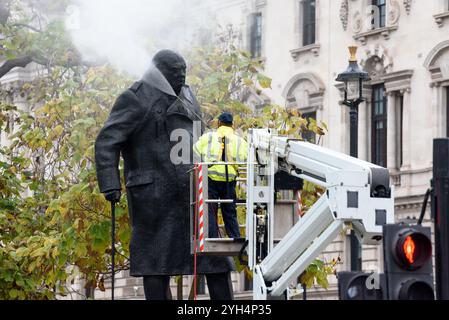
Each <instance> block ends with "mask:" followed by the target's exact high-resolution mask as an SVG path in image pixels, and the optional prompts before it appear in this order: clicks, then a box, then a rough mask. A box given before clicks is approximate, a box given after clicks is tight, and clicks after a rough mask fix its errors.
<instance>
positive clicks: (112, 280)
mask: <svg viewBox="0 0 449 320" xmlns="http://www.w3.org/2000/svg"><path fill="white" fill-rule="evenodd" d="M111 216H112V232H111V243H112V246H111V263H112V268H111V273H112V277H111V299H112V300H114V283H115V201H111Z"/></svg>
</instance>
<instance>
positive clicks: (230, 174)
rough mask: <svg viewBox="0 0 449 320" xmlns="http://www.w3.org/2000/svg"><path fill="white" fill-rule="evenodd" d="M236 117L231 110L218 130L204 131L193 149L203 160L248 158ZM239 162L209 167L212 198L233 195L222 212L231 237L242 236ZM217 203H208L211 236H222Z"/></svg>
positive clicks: (240, 159) (243, 159)
mask: <svg viewBox="0 0 449 320" xmlns="http://www.w3.org/2000/svg"><path fill="white" fill-rule="evenodd" d="M233 122H234V119H233V117H232V115H231V114H230V113H227V112H225V113H223V114H222V115H221V116H220V117H219V118H218V130H217V131H213V132H208V133H206V134H204V135H203V136H202V137H201V138H200V139H199V140H198V142H197V143H196V144H195V145H194V147H193V150H194V152H195V153H196V154H197V155H198V156H199V157H201V161H202V162H207V163H209V162H230V163H236V162H237V163H238V162H244V161H246V158H247V152H248V144H247V143H246V141H245V139H243V138H242V137H239V136H238V135H237V134H235V132H234V129H233ZM238 174H239V172H238V167H237V166H236V165H210V166H209V170H208V187H209V199H230V200H234V202H233V203H221V204H220V208H221V213H222V216H223V221H224V224H225V229H226V233H227V234H228V236H229V237H230V238H240V228H239V223H238V220H237V209H236V203H235V200H236V199H237V196H236V183H237V180H236V179H237V177H238ZM217 212H218V204H209V215H208V217H209V235H208V236H209V237H210V238H219V237H220V236H221V235H220V232H219V229H218V222H217Z"/></svg>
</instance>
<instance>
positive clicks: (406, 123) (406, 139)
mask: <svg viewBox="0 0 449 320" xmlns="http://www.w3.org/2000/svg"><path fill="white" fill-rule="evenodd" d="M400 92H401V94H402V95H403V97H404V111H403V128H402V134H403V146H402V150H403V159H402V168H401V170H409V169H410V168H411V162H410V161H411V157H412V143H413V141H412V130H413V126H412V118H411V114H412V113H411V103H410V102H411V101H410V88H407V89H402V90H401V91H400Z"/></svg>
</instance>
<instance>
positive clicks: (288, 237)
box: [192, 129, 394, 299]
mask: <svg viewBox="0 0 449 320" xmlns="http://www.w3.org/2000/svg"><path fill="white" fill-rule="evenodd" d="M248 142H249V150H248V161H247V163H246V167H247V170H246V192H247V199H246V212H247V215H246V236H245V237H246V240H247V242H248V244H247V249H246V251H247V253H248V260H249V262H248V264H249V267H250V268H251V269H252V270H253V271H254V277H253V287H254V299H277V298H282V297H284V298H285V297H289V286H290V284H291V283H292V282H294V281H295V279H296V278H297V277H298V276H299V275H300V274H301V273H302V272H303V271H304V270H305V269H306V268H307V267H308V266H309V264H310V263H311V262H312V261H313V260H314V259H315V258H316V257H317V256H318V255H319V254H320V253H321V252H322V251H323V250H324V249H325V248H326V247H327V246H328V245H329V244H330V243H331V242H332V241H333V240H334V239H335V238H336V237H337V235H338V234H339V232H341V231H342V229H343V227H344V226H345V225H352V227H353V229H354V231H355V233H356V235H357V236H358V237H359V239H360V240H361V241H362V242H363V243H365V244H379V243H380V242H381V240H382V226H383V225H385V224H390V223H394V188H393V186H390V177H389V173H388V170H387V169H385V168H382V167H379V166H376V165H374V164H371V163H368V162H365V161H362V160H359V159H355V158H352V157H349V156H347V155H344V154H341V153H338V152H335V151H332V150H329V149H326V148H322V147H320V146H317V145H314V144H310V143H307V142H302V141H299V140H294V139H289V138H287V137H281V136H278V135H277V134H276V132H274V131H271V130H269V129H253V130H250V132H249V139H248ZM204 167H207V165H205V166H204ZM204 167H203V170H204ZM279 172H284V173H286V174H287V175H289V176H293V177H297V178H300V179H303V180H306V181H310V182H312V183H314V184H317V185H320V186H322V187H324V188H326V193H325V194H324V195H323V196H322V197H321V198H320V199H319V200H318V201H317V202H316V203H315V204H314V205H313V206H312V207H311V208H310V209H309V210H308V212H307V214H306V215H305V216H304V217H303V218H302V219H300V220H299V222H297V223H296V224H294V225H293V226H292V228H290V230H289V231H288V232H287V233H286V234H285V235H284V236H283V238H282V240H281V241H279V242H277V241H275V239H274V229H275V223H274V221H275V216H276V212H275V211H276V206H275V201H274V191H275V178H274V177H275V174H276V173H279ZM206 177H207V175H206ZM204 180H207V179H204ZM204 190H207V188H205V189H204ZM192 203H195V201H193V202H192ZM205 203H207V200H205ZM204 207H205V208H206V207H207V206H206V205H205V206H204ZM205 216H207V214H206V215H205ZM195 221H196V222H197V223H198V221H197V220H195ZM214 241H215V240H212V239H211V240H210V241H209V242H208V244H209V243H210V244H212V243H214ZM218 241H223V240H218ZM228 241H231V242H230V243H233V244H234V245H235V248H233V251H234V252H236V251H238V249H239V247H240V248H241V246H242V244H238V243H235V242H232V241H233V240H228ZM193 242H194V241H193ZM240 250H241V249H240ZM222 251H223V252H221V254H225V255H226V253H225V252H224V251H226V250H222Z"/></svg>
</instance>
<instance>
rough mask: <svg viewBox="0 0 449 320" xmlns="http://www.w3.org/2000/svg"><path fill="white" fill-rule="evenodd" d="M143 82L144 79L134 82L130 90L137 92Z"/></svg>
mask: <svg viewBox="0 0 449 320" xmlns="http://www.w3.org/2000/svg"><path fill="white" fill-rule="evenodd" d="M142 85H143V82H142V81H136V82H134V84H133V85H132V86H131V87H130V88H129V90H131V91H132V92H134V93H137V92H138V91H139V90H140V88H141V87H142Z"/></svg>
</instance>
